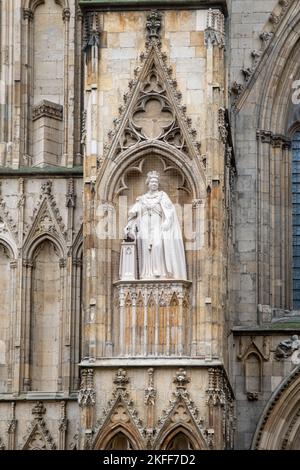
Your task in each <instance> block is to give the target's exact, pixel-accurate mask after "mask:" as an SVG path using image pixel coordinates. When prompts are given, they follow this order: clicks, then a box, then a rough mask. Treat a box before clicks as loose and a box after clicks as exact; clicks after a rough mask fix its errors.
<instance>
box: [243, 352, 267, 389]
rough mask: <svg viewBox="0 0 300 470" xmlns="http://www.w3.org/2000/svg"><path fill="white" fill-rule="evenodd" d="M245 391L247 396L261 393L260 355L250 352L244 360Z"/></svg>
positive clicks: (261, 364) (261, 365) (261, 369)
mask: <svg viewBox="0 0 300 470" xmlns="http://www.w3.org/2000/svg"><path fill="white" fill-rule="evenodd" d="M244 367H245V390H246V392H247V393H248V394H250V393H260V392H261V391H262V377H263V363H262V358H261V355H260V354H258V353H257V352H256V351H254V350H251V351H249V353H248V354H247V355H246V356H245V358H244Z"/></svg>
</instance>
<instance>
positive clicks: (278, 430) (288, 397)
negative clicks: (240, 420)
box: [252, 366, 300, 450]
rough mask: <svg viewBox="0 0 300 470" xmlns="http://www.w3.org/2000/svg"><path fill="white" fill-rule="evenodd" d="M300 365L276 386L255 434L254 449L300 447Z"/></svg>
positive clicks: (297, 448) (293, 448) (296, 448)
mask: <svg viewBox="0 0 300 470" xmlns="http://www.w3.org/2000/svg"><path fill="white" fill-rule="evenodd" d="M299 409H300V367H299V366H298V367H297V368H296V369H294V370H293V371H292V372H291V374H290V375H289V376H288V377H287V378H286V379H284V380H283V381H282V382H281V384H280V385H279V386H278V387H277V388H276V390H275V391H274V393H273V394H272V396H271V398H270V400H269V401H268V403H267V405H266V407H265V410H264V412H263V414H262V416H261V418H260V420H259V423H258V426H257V429H256V432H255V434H254V438H253V442H252V449H257V450H288V449H290V450H300V413H299Z"/></svg>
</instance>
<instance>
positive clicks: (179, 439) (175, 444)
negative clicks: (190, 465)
mask: <svg viewBox="0 0 300 470" xmlns="http://www.w3.org/2000/svg"><path fill="white" fill-rule="evenodd" d="M166 450H194V447H193V445H192V443H191V441H190V440H189V438H188V437H187V436H186V435H185V434H184V433H183V432H179V433H178V434H176V436H175V437H174V438H173V439H172V440H171V441H170V443H169V444H168V446H167V447H166Z"/></svg>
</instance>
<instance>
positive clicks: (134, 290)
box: [113, 280, 191, 357]
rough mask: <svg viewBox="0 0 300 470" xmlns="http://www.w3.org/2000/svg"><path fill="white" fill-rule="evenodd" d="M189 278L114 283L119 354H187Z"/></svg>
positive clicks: (116, 353)
mask: <svg viewBox="0 0 300 470" xmlns="http://www.w3.org/2000/svg"><path fill="white" fill-rule="evenodd" d="M190 286H191V282H189V281H175V280H174V281H171V280H165V281H161V280H160V281H155V280H154V281H153V280H151V281H143V280H140V281H130V282H128V281H118V282H116V283H115V284H114V291H115V292H114V321H113V324H114V327H115V330H114V338H115V340H114V344H115V348H116V349H115V351H114V355H116V356H126V357H127V356H129V357H136V356H140V357H141V356H142V357H145V356H150V357H153V356H156V357H165V356H175V357H176V356H177V357H178V356H184V355H188V354H189V351H188V347H189V344H190V341H189V339H188V337H189V333H190V324H191V321H190V316H191V301H190Z"/></svg>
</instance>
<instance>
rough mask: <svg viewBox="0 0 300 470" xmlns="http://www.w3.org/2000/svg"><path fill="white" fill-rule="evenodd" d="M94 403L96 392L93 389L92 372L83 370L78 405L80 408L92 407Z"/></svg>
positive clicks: (91, 370)
mask: <svg viewBox="0 0 300 470" xmlns="http://www.w3.org/2000/svg"><path fill="white" fill-rule="evenodd" d="M95 403H96V391H95V388H94V370H93V369H83V370H82V371H81V384H80V390H79V392H78V404H79V406H80V407H88V406H94V405H95Z"/></svg>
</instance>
